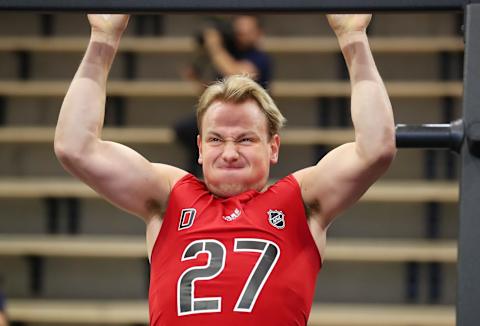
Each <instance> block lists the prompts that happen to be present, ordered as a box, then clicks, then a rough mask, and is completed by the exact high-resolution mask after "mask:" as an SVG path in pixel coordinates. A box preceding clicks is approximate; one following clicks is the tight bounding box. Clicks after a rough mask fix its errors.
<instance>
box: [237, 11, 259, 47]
mask: <svg viewBox="0 0 480 326" xmlns="http://www.w3.org/2000/svg"><path fill="white" fill-rule="evenodd" d="M233 28H234V31H235V39H236V43H237V46H238V47H239V48H240V49H242V50H245V49H249V48H252V47H254V46H256V44H257V42H258V40H259V39H260V37H261V35H262V33H261V31H260V28H259V27H258V23H257V21H256V20H255V18H254V17H251V16H239V17H237V18H236V19H235V21H234V23H233Z"/></svg>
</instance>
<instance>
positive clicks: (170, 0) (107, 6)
mask: <svg viewBox="0 0 480 326" xmlns="http://www.w3.org/2000/svg"><path fill="white" fill-rule="evenodd" d="M470 3H480V0H295V1H291V0H200V1H198V0H0V10H15V11H43V12H46V11H89V12H131V13H134V12H212V11H222V12H242V11H256V12H290V13H292V12H315V11H316V12H320V11H323V12H334V11H357V12H358V11H369V12H370V11H447V10H448V11H460V10H463V9H464V8H465V6H466V5H467V4H470Z"/></svg>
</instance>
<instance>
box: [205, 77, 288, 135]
mask: <svg viewBox="0 0 480 326" xmlns="http://www.w3.org/2000/svg"><path fill="white" fill-rule="evenodd" d="M247 100H254V101H255V102H257V104H258V107H259V108H260V110H261V111H262V112H263V114H265V117H266V118H267V122H268V134H269V137H272V136H273V135H275V134H278V132H279V131H280V129H281V128H282V127H283V126H284V124H285V122H286V121H287V120H286V119H285V117H284V116H283V115H282V113H281V112H280V110H279V109H278V107H277V105H276V104H275V103H274V102H273V100H272V98H271V97H270V95H268V93H267V91H266V90H265V89H264V88H263V87H261V86H260V85H259V84H257V83H256V82H255V81H254V80H252V79H251V78H250V77H248V76H245V75H232V76H229V77H225V78H223V79H222V80H219V81H217V82H215V83H214V84H212V85H210V86H209V87H208V88H207V89H205V91H204V92H203V94H202V95H201V96H200V99H199V101H198V105H197V126H198V130H199V132H200V134H201V133H202V118H203V116H204V115H205V112H207V110H208V108H209V107H210V105H212V103H213V102H215V101H222V102H230V103H243V102H245V101H247Z"/></svg>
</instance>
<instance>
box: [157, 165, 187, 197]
mask: <svg viewBox="0 0 480 326" xmlns="http://www.w3.org/2000/svg"><path fill="white" fill-rule="evenodd" d="M153 166H154V168H155V172H156V173H157V176H158V177H159V178H161V179H162V180H165V181H167V184H168V186H167V187H168V191H171V190H172V189H173V187H174V186H175V184H176V183H177V182H178V181H180V180H181V179H182V178H184V177H185V176H187V175H190V174H189V173H188V172H187V171H185V170H182V169H180V168H177V167H175V166H171V165H168V164H162V163H155V164H154V165H153Z"/></svg>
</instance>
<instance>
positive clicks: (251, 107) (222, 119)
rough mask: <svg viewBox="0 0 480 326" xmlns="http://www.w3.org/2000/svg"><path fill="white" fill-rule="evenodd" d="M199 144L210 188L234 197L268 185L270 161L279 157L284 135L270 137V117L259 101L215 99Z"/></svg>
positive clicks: (219, 193) (271, 162)
mask: <svg viewBox="0 0 480 326" xmlns="http://www.w3.org/2000/svg"><path fill="white" fill-rule="evenodd" d="M197 144H198V149H199V158H198V163H199V164H201V165H202V167H203V175H204V178H205V183H206V184H207V187H208V189H209V190H210V191H211V192H212V193H213V194H214V195H216V196H218V197H230V196H235V195H238V194H240V193H242V192H244V191H247V190H252V189H253V190H256V191H262V190H263V189H264V188H265V186H266V184H267V181H268V176H269V173H270V164H275V163H277V161H278V153H279V147H280V137H279V136H278V135H273V136H272V137H269V134H268V128H267V117H266V116H265V114H264V113H263V112H262V111H261V110H260V108H259V107H258V104H257V102H256V101H254V100H247V101H245V102H243V103H229V102H222V101H215V102H213V103H212V104H211V105H210V107H209V108H208V109H207V111H206V112H205V114H204V116H203V118H202V130H201V131H200V135H199V136H198V137H197Z"/></svg>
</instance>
